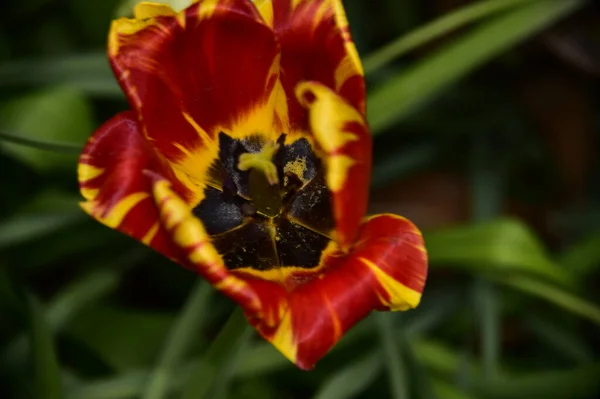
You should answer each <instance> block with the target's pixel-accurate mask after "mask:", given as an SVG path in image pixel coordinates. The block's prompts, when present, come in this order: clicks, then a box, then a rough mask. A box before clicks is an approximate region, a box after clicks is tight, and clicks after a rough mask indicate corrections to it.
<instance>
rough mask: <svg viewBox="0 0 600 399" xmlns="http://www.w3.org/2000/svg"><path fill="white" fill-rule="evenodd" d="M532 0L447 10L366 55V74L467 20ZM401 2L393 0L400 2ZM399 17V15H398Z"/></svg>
mask: <svg viewBox="0 0 600 399" xmlns="http://www.w3.org/2000/svg"><path fill="white" fill-rule="evenodd" d="M528 1H532V0H489V1H480V2H478V3H475V4H473V5H470V6H465V7H463V8H460V9H459V10H457V11H454V12H451V13H448V14H446V15H444V16H442V17H440V18H438V19H436V20H434V21H432V22H430V23H428V24H426V25H423V26H421V27H419V28H418V29H415V30H414V31H412V32H410V33H409V34H407V35H405V36H402V37H400V38H398V39H396V40H394V41H393V42H392V43H390V44H387V45H385V46H384V47H382V48H380V49H378V50H376V51H375V52H374V53H372V54H369V55H367V56H366V57H365V58H364V60H363V65H364V69H365V73H366V74H370V73H372V72H375V71H376V70H378V69H379V68H381V67H383V66H385V65H386V64H388V63H390V62H391V61H393V60H394V59H395V58H398V57H400V56H401V55H403V54H406V53H408V52H409V51H411V50H414V49H415V48H417V47H419V46H422V45H424V44H426V43H428V42H431V41H433V40H435V39H437V38H439V37H442V36H444V35H446V34H448V33H449V32H452V31H454V30H456V29H458V28H460V27H461V26H464V25H467V24H469V23H471V22H474V21H477V20H479V19H482V18H485V17H488V16H490V15H492V14H496V13H499V12H502V11H505V10H506V9H508V8H512V7H515V6H518V5H521V4H523V3H526V2H528ZM400 3H405V2H397V1H395V2H394V4H400ZM398 17H401V16H398Z"/></svg>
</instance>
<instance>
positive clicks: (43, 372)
mask: <svg viewBox="0 0 600 399" xmlns="http://www.w3.org/2000/svg"><path fill="white" fill-rule="evenodd" d="M28 304H29V311H30V315H31V347H32V349H33V370H34V381H35V391H36V393H37V395H36V396H37V397H39V398H46V399H61V398H63V397H64V393H63V387H62V380H61V375H60V366H59V363H58V359H57V358H56V353H55V352H54V343H53V338H52V333H51V332H50V327H49V326H48V322H47V320H46V319H45V316H44V311H43V309H42V306H41V305H40V303H39V302H38V301H37V299H36V298H34V297H33V296H29V298H28Z"/></svg>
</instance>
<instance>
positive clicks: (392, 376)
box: [376, 313, 409, 399]
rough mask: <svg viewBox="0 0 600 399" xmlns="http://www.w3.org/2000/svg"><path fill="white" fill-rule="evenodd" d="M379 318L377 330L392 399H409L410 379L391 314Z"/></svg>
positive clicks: (378, 316)
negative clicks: (408, 385)
mask: <svg viewBox="0 0 600 399" xmlns="http://www.w3.org/2000/svg"><path fill="white" fill-rule="evenodd" d="M376 316H377V330H378V332H379V339H380V340H381V348H382V351H383V357H384V360H385V365H386V370H387V378H388V382H389V384H390V390H391V397H392V398H393V399H408V397H409V395H408V392H409V391H408V387H407V384H408V381H409V379H408V378H407V377H408V374H407V371H406V368H405V366H404V360H403V359H402V356H401V352H400V344H399V343H398V339H397V336H396V334H394V328H393V324H392V319H391V316H392V314H389V313H379V314H377V315H376Z"/></svg>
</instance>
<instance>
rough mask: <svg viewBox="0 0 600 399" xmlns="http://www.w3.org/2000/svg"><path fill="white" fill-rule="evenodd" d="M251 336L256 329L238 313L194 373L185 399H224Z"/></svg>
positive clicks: (223, 329)
mask: <svg viewBox="0 0 600 399" xmlns="http://www.w3.org/2000/svg"><path fill="white" fill-rule="evenodd" d="M251 334H252V328H251V327H250V326H249V325H248V322H247V321H246V318H245V317H244V313H243V311H242V310H241V309H236V310H235V311H234V312H233V314H232V315H231V316H230V317H229V320H227V323H225V326H224V327H223V328H222V329H221V331H220V332H219V334H218V335H217V337H216V338H215V340H214V341H213V343H212V344H211V345H210V347H209V348H208V351H207V352H206V355H205V356H203V357H202V358H201V359H200V362H199V363H198V364H197V366H196V367H195V369H194V370H193V371H192V373H191V375H190V377H189V378H188V381H187V383H186V385H185V387H184V391H183V399H200V398H211V399H220V397H221V395H223V393H224V392H225V390H226V386H227V383H228V381H229V379H230V378H231V377H232V376H233V373H234V371H235V370H234V365H235V363H236V362H237V358H238V356H239V354H240V352H241V350H242V349H243V347H244V346H245V344H246V343H247V342H248V340H249V338H250V337H251Z"/></svg>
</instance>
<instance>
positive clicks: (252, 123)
mask: <svg viewBox="0 0 600 399" xmlns="http://www.w3.org/2000/svg"><path fill="white" fill-rule="evenodd" d="M280 59H281V54H278V55H277V56H276V57H275V58H274V59H273V63H272V64H271V67H270V69H269V74H268V76H267V78H266V79H265V84H268V82H270V81H272V79H276V83H275V85H274V86H273V88H272V89H271V92H267V90H266V88H265V91H264V97H263V98H259V99H257V104H256V105H255V106H254V108H252V109H251V110H249V112H247V113H244V114H240V116H239V117H238V120H237V121H235V123H234V124H233V126H231V128H225V127H223V128H221V129H220V130H221V131H223V132H226V133H227V134H229V135H230V136H231V137H233V138H236V139H243V138H246V137H248V136H253V135H256V134H261V135H263V136H265V137H267V138H270V139H272V140H273V141H275V140H277V138H278V137H279V135H280V134H281V133H282V132H289V117H288V107H287V101H286V93H285V91H284V89H283V86H282V84H281V82H280V80H279V72H280V65H279V61H280ZM261 100H262V101H261ZM276 117H278V118H279V121H280V122H281V125H282V126H275V125H276V124H275V118H276Z"/></svg>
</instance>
